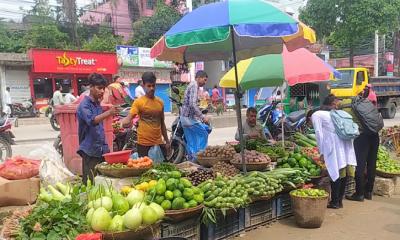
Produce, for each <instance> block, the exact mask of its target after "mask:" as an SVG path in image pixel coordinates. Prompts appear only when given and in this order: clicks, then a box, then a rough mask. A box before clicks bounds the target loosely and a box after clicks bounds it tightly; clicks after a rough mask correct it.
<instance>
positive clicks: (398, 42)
mask: <svg viewBox="0 0 400 240" xmlns="http://www.w3.org/2000/svg"><path fill="white" fill-rule="evenodd" d="M399 61H400V30H399V29H397V30H396V31H395V32H394V47H393V75H394V76H396V77H398V76H399Z"/></svg>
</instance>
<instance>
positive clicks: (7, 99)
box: [4, 90, 12, 105]
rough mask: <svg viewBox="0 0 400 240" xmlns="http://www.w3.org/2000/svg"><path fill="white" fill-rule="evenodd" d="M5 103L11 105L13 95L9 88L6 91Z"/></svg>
mask: <svg viewBox="0 0 400 240" xmlns="http://www.w3.org/2000/svg"><path fill="white" fill-rule="evenodd" d="M4 103H5V104H7V105H11V104H12V102H11V96H10V92H8V91H7V90H6V91H5V93H4Z"/></svg>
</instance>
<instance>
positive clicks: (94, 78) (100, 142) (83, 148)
mask: <svg viewBox="0 0 400 240" xmlns="http://www.w3.org/2000/svg"><path fill="white" fill-rule="evenodd" d="M88 80H89V84H90V88H89V90H90V94H89V96H85V97H84V98H83V100H82V102H81V103H80V104H79V106H78V111H77V115H78V123H79V129H78V135H79V150H78V154H79V155H80V156H81V157H82V176H83V182H84V183H85V184H86V182H87V179H88V178H89V179H90V180H91V181H92V182H93V178H94V176H95V175H96V174H95V167H96V165H97V164H99V163H101V162H103V161H104V159H103V154H105V153H108V152H109V151H110V149H109V147H108V145H107V143H106V139H105V133H104V127H103V121H104V120H105V119H106V118H108V117H111V116H114V115H115V114H117V113H118V110H117V108H115V107H114V106H113V107H111V108H110V109H109V110H108V111H105V112H103V109H102V107H101V105H100V102H101V99H102V98H103V95H104V90H105V88H106V86H107V80H106V79H105V78H104V76H103V75H101V74H97V73H92V74H90V75H89V77H88Z"/></svg>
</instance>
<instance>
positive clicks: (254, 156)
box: [232, 150, 271, 163]
mask: <svg viewBox="0 0 400 240" xmlns="http://www.w3.org/2000/svg"><path fill="white" fill-rule="evenodd" d="M244 159H245V161H246V163H270V162H271V159H270V158H269V157H268V156H267V155H265V154H263V153H259V152H257V151H255V150H251V151H250V150H245V151H244ZM232 162H233V163H242V157H241V155H240V153H236V154H235V156H234V157H233V161H232Z"/></svg>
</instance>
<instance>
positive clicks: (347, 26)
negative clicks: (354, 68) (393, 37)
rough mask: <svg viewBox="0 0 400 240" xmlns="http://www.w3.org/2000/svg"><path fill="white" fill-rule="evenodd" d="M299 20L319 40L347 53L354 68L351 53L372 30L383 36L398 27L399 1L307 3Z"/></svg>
mask: <svg viewBox="0 0 400 240" xmlns="http://www.w3.org/2000/svg"><path fill="white" fill-rule="evenodd" d="M300 19H301V20H302V21H304V22H305V23H306V24H308V25H310V26H311V27H312V28H313V29H315V30H316V32H317V35H318V37H319V38H323V39H325V40H327V41H328V42H329V43H332V44H333V45H335V46H337V47H339V48H342V49H348V50H349V57H350V64H351V65H353V55H354V50H355V49H356V48H357V47H358V46H360V45H361V44H362V42H363V40H364V39H366V38H368V39H371V37H372V36H373V35H374V32H375V30H378V31H379V33H380V34H386V33H388V32H390V31H393V30H394V29H396V28H398V26H399V19H400V0H351V1H349V0H330V1H324V0H308V2H307V5H306V6H305V8H303V9H302V10H301V11H300Z"/></svg>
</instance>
